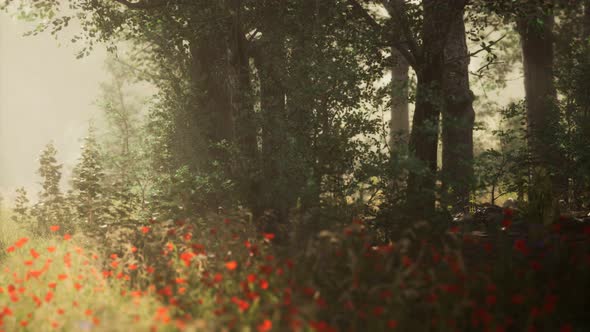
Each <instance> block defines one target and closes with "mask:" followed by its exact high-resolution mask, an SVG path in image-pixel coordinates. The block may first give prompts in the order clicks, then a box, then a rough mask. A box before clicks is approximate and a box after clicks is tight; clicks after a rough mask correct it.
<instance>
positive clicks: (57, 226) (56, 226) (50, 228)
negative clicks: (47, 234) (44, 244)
mask: <svg viewBox="0 0 590 332" xmlns="http://www.w3.org/2000/svg"><path fill="white" fill-rule="evenodd" d="M49 230H50V231H52V232H57V231H59V225H51V226H49Z"/></svg>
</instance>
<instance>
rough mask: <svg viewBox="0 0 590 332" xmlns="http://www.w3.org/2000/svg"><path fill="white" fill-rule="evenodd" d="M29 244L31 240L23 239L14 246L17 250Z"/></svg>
mask: <svg viewBox="0 0 590 332" xmlns="http://www.w3.org/2000/svg"><path fill="white" fill-rule="evenodd" d="M27 242H29V238H26V237H23V238H20V239H18V241H16V242H15V243H14V245H15V246H16V247H17V248H20V247H22V246H24V245H25V244H26V243H27Z"/></svg>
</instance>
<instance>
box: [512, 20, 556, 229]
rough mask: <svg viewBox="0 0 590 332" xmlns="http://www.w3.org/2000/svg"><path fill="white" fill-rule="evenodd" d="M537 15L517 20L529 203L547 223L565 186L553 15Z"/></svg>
mask: <svg viewBox="0 0 590 332" xmlns="http://www.w3.org/2000/svg"><path fill="white" fill-rule="evenodd" d="M536 18H537V19H531V18H530V17H527V18H523V19H521V20H519V21H518V30H519V33H520V35H521V43H522V53H523V65H524V85H525V95H526V108H527V123H528V135H529V146H530V150H531V158H532V165H533V178H532V183H531V184H530V186H529V188H530V189H529V203H530V205H531V210H532V212H533V213H535V214H536V215H537V217H538V219H539V221H541V222H543V223H545V224H548V223H550V222H552V221H553V219H554V218H555V217H556V216H555V214H556V209H557V199H558V193H560V192H562V191H563V190H564V189H566V188H567V187H564V186H563V183H562V182H563V181H562V176H559V175H558V174H557V173H558V170H559V163H560V160H561V156H560V151H559V148H558V146H557V139H556V138H557V135H556V130H557V125H558V121H559V111H558V109H557V105H556V102H557V92H556V89H555V86H554V83H553V25H554V18H553V15H552V14H549V15H547V14H545V13H542V12H537V13H536ZM539 22H541V24H539ZM552 207H553V208H552Z"/></svg>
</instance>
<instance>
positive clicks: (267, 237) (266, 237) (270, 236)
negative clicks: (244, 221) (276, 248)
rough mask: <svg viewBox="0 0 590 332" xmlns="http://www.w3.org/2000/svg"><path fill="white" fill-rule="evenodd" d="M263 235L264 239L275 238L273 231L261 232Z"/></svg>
mask: <svg viewBox="0 0 590 332" xmlns="http://www.w3.org/2000/svg"><path fill="white" fill-rule="evenodd" d="M263 236H264V238H265V239H266V240H269V241H270V240H272V239H274V238H275V235H274V234H273V233H263Z"/></svg>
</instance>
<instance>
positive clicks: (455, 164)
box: [442, 15, 475, 210]
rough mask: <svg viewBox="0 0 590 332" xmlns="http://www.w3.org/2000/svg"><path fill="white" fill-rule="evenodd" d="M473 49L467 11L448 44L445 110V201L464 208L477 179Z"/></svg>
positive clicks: (445, 205) (443, 182)
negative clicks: (471, 78) (471, 81)
mask: <svg viewBox="0 0 590 332" xmlns="http://www.w3.org/2000/svg"><path fill="white" fill-rule="evenodd" d="M469 60H470V57H469V51H468V49H467V42H466V38H465V23H464V21H463V15H461V16H457V18H456V19H455V20H454V21H453V22H452V23H451V28H450V31H449V36H448V40H447V44H446V46H445V75H444V78H443V85H444V98H445V110H444V112H443V114H442V121H443V126H442V130H443V132H442V141H443V154H442V159H443V166H442V188H443V190H442V193H443V198H442V204H443V206H444V207H445V208H446V207H447V205H451V206H452V207H454V208H455V209H457V210H463V209H464V208H465V207H466V206H468V205H469V199H470V193H471V184H472V182H473V176H474V174H473V125H474V121H475V112H474V110H473V93H472V92H471V89H470V87H469Z"/></svg>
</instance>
